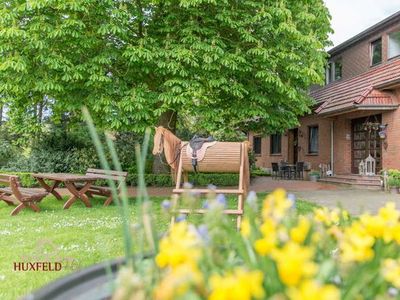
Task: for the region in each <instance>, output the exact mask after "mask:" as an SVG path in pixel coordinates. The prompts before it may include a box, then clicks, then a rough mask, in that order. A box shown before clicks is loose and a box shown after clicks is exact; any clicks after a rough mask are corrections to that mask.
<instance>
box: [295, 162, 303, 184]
mask: <svg viewBox="0 0 400 300" xmlns="http://www.w3.org/2000/svg"><path fill="white" fill-rule="evenodd" d="M296 179H301V180H303V179H304V162H303V161H298V162H297V163H296Z"/></svg>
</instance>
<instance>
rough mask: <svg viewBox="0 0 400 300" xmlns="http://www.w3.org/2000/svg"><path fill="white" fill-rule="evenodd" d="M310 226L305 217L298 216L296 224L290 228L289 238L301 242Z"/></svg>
mask: <svg viewBox="0 0 400 300" xmlns="http://www.w3.org/2000/svg"><path fill="white" fill-rule="evenodd" d="M310 227H311V224H310V221H309V220H308V219H307V218H306V217H304V216H300V217H299V223H298V224H297V226H296V227H293V228H292V229H290V238H291V239H292V240H293V241H294V242H297V243H299V244H302V243H303V242H304V241H305V239H306V237H307V235H308V232H309V231H310Z"/></svg>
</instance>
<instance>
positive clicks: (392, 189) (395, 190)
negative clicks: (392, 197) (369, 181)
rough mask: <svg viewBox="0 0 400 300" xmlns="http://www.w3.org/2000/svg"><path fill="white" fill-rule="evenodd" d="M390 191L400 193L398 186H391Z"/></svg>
mask: <svg viewBox="0 0 400 300" xmlns="http://www.w3.org/2000/svg"><path fill="white" fill-rule="evenodd" d="M390 193H391V194H398V193H399V189H398V188H397V187H391V188H390Z"/></svg>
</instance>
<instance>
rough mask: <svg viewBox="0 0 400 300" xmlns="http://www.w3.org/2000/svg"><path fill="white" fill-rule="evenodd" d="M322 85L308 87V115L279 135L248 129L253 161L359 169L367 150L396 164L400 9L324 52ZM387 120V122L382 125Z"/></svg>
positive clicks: (399, 164)
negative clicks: (310, 99) (312, 104)
mask: <svg viewBox="0 0 400 300" xmlns="http://www.w3.org/2000/svg"><path fill="white" fill-rule="evenodd" d="M329 55H330V59H329V61H328V64H327V68H326V84H325V86H322V87H321V86H316V87H312V88H311V89H310V95H311V96H312V97H313V98H314V99H315V102H316V105H315V107H313V113H312V114H311V115H307V116H304V117H302V118H300V120H299V123H300V126H299V127H298V128H293V129H290V130H288V131H286V132H285V133H284V134H273V135H270V136H259V135H257V134H254V133H250V134H249V140H250V142H251V143H252V147H253V150H254V152H255V155H256V165H257V166H259V167H263V168H271V163H272V162H279V161H282V160H283V161H287V162H289V163H295V162H297V161H304V162H308V163H309V165H310V167H311V169H315V170H318V169H319V166H320V164H326V165H329V167H330V169H331V170H332V172H333V173H334V174H335V175H349V174H359V173H360V169H359V168H360V162H362V161H363V162H364V161H365V159H366V158H367V156H368V155H369V154H371V156H372V157H373V158H374V159H375V161H376V173H378V172H379V171H380V170H382V169H388V168H397V169H400V109H399V103H400V102H399V101H400V12H397V13H396V14H394V15H392V16H390V17H389V18H387V19H385V20H383V21H381V22H379V23H378V24H375V25H374V26H372V27H370V28H368V29H367V30H365V31H363V32H361V33H360V34H358V35H356V36H354V37H353V38H351V39H349V40H347V41H346V42H344V43H342V44H340V45H338V46H336V47H334V48H333V49H331V50H330V51H329ZM385 125H386V126H385Z"/></svg>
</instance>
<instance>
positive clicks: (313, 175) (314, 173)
mask: <svg viewBox="0 0 400 300" xmlns="http://www.w3.org/2000/svg"><path fill="white" fill-rule="evenodd" d="M308 178H310V181H312V182H317V181H318V179H319V172H318V171H315V170H313V171H311V172H310V173H308Z"/></svg>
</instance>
